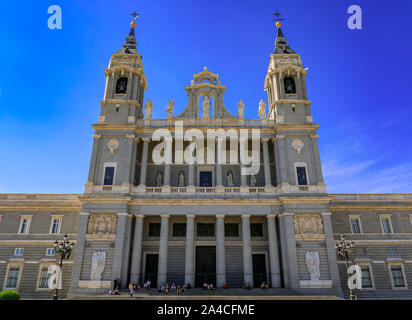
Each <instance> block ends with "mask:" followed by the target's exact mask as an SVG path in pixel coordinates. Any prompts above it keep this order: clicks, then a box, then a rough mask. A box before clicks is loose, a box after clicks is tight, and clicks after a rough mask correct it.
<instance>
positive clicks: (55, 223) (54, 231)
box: [50, 218, 60, 234]
mask: <svg viewBox="0 0 412 320" xmlns="http://www.w3.org/2000/svg"><path fill="white" fill-rule="evenodd" d="M51 223H52V225H51V232H50V233H51V234H57V233H59V226H60V218H53V219H52V222H51Z"/></svg>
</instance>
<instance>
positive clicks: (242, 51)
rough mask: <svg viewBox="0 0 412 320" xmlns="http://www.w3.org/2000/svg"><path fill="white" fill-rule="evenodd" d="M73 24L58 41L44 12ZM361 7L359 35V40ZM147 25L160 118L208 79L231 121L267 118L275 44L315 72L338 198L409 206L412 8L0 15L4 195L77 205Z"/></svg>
mask: <svg viewBox="0 0 412 320" xmlns="http://www.w3.org/2000/svg"><path fill="white" fill-rule="evenodd" d="M53 4H57V5H59V6H61V8H62V11H63V29H62V30H49V29H48V27H47V19H48V17H49V15H48V13H47V8H48V7H49V6H50V5H53ZM352 4H357V5H360V6H361V8H362V10H363V30H361V31H359V30H355V31H353V30H349V29H348V27H347V19H348V17H349V15H348V14H347V9H348V7H349V6H350V5H352ZM134 9H136V11H137V12H138V13H140V14H141V16H140V18H139V20H138V22H137V27H136V38H137V41H138V50H139V52H140V53H141V54H142V56H143V64H144V68H145V73H146V76H147V80H148V91H147V92H146V93H145V101H146V100H147V99H148V98H150V99H151V100H152V101H153V104H154V111H153V118H165V117H166V115H167V113H166V111H165V108H166V107H167V102H168V101H169V99H173V100H174V101H176V105H175V114H179V113H180V112H181V111H182V110H183V109H184V108H185V106H186V104H187V95H186V92H185V88H184V86H185V85H187V84H189V83H190V81H191V79H192V77H193V74H194V73H198V72H199V71H201V70H202V68H203V67H204V66H207V67H208V69H209V70H210V71H212V72H215V73H218V74H219V76H220V80H221V81H222V84H223V85H226V86H227V91H226V94H225V97H224V103H225V105H226V107H227V108H228V109H229V111H231V112H232V113H233V114H236V111H237V107H236V104H237V102H238V101H239V100H240V99H242V100H243V101H244V102H245V104H246V107H245V117H246V118H257V107H258V103H259V101H260V99H263V100H264V101H267V95H266V92H264V91H263V84H264V78H265V74H266V71H267V67H268V62H269V55H270V54H271V53H272V52H273V49H274V45H273V43H274V40H275V34H276V30H275V27H274V24H273V22H272V13H273V12H275V11H276V10H279V11H280V12H282V13H284V17H285V18H286V19H287V21H285V22H284V23H283V26H282V30H283V32H284V34H285V36H286V37H287V41H288V43H289V44H290V46H291V48H292V49H294V50H295V51H296V52H298V53H300V55H301V58H302V61H303V64H304V66H305V67H308V68H309V71H308V76H307V88H308V95H309V99H310V100H311V101H312V114H313V118H314V121H315V123H318V124H320V129H319V146H320V153H321V158H322V166H323V172H324V175H325V180H326V183H327V187H328V191H329V192H331V193H410V192H412V148H411V145H412V139H411V131H410V129H411V119H412V100H411V94H412V88H411V85H412V81H411V78H412V67H411V58H412V43H411V31H412V30H411V29H412V28H411V16H412V1H410V0H403V1H400V0H394V1H382V0H379V1H378V0H374V1H370V0H368V1H366V0H351V1H346V0H336V1H331V0H294V1H290V0H289V1H288V0H278V1H275V0H272V1H256V0H255V1H224V0H223V1H222V0H220V1H218V0H209V1H193V0H187V1H178V0H176V1H156V0H151V1H125V0H123V1H120V0H118V1H89V0H87V1H85V0H82V1H77V0H70V1H69V0H56V1H54V0H53V1H51V0H47V1H46V0H36V1H28V0H23V1H19V2H18V4H16V2H10V1H2V2H1V4H0V39H1V49H0V60H1V63H0V64H1V69H0V129H1V139H2V143H1V148H0V193H81V192H83V190H84V184H85V183H86V181H87V174H88V167H89V162H90V156H91V149H92V134H93V130H92V127H91V124H92V123H96V122H97V119H98V116H99V111H100V100H102V98H103V93H104V86H105V76H104V71H103V68H106V67H107V66H108V63H109V59H110V56H111V55H112V54H113V53H114V52H115V51H117V50H118V49H119V48H120V47H121V45H122V44H123V43H124V38H125V37H126V36H127V34H128V32H129V29H130V27H129V23H130V20H131V18H130V16H129V14H130V13H131V12H132V11H133V10H134Z"/></svg>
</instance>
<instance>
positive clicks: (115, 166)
mask: <svg viewBox="0 0 412 320" xmlns="http://www.w3.org/2000/svg"><path fill="white" fill-rule="evenodd" d="M107 167H114V173H113V184H111V185H107V186H114V185H116V174H117V162H105V163H104V166H103V175H102V186H104V185H105V184H104V176H105V172H106V168H107Z"/></svg>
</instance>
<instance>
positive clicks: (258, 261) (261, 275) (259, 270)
mask: <svg viewBox="0 0 412 320" xmlns="http://www.w3.org/2000/svg"><path fill="white" fill-rule="evenodd" d="M252 260H253V286H254V287H255V288H259V287H260V285H261V284H262V282H263V281H264V282H267V278H266V257H265V255H264V254H254V255H252Z"/></svg>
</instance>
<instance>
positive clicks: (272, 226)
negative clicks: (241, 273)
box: [266, 214, 281, 288]
mask: <svg viewBox="0 0 412 320" xmlns="http://www.w3.org/2000/svg"><path fill="white" fill-rule="evenodd" d="M266 218H267V221H268V238H269V239H268V240H269V262H270V263H269V264H270V279H271V284H272V288H280V285H281V282H280V265H279V248H278V237H277V234H276V221H275V218H276V215H275V214H268V215H267V216H266Z"/></svg>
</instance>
